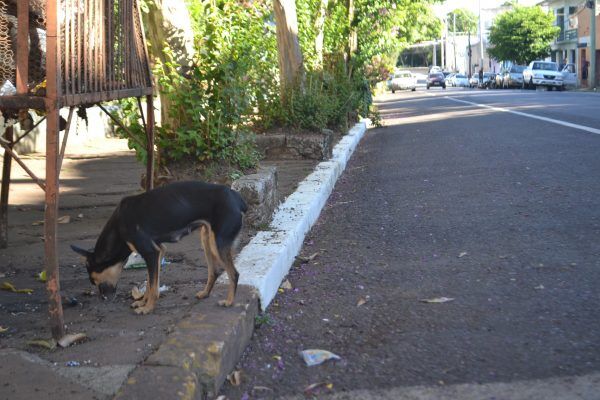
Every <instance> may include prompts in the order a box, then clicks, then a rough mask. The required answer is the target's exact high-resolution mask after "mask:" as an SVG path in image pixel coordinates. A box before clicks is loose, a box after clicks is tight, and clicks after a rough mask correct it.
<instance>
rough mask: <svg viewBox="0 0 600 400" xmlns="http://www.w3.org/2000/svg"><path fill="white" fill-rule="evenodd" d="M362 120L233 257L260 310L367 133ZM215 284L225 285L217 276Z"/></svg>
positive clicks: (290, 264)
mask: <svg viewBox="0 0 600 400" xmlns="http://www.w3.org/2000/svg"><path fill="white" fill-rule="evenodd" d="M368 123H369V120H363V121H361V122H359V123H357V124H356V125H354V127H352V129H350V130H349V131H348V133H347V134H346V135H344V137H342V139H341V140H340V141H339V142H338V144H337V145H336V146H335V147H334V148H333V156H332V158H331V159H330V160H327V161H323V162H321V163H320V164H318V165H317V167H316V168H315V170H314V172H312V173H311V174H310V175H309V176H307V177H306V179H304V180H303V181H302V182H300V184H299V185H298V188H297V190H296V191H295V192H294V193H292V194H291V195H290V196H288V198H287V199H286V200H285V202H284V203H283V204H281V205H280V206H279V207H278V209H277V211H275V214H274V215H273V221H272V222H271V224H270V226H269V228H270V230H268V231H261V232H259V233H258V234H257V235H256V236H255V237H254V238H253V239H252V240H251V241H250V243H248V244H247V245H246V246H245V247H244V248H243V249H242V251H241V252H240V254H239V255H238V256H237V258H236V261H235V265H236V268H237V270H238V272H239V273H240V280H239V283H240V284H242V285H250V286H252V287H254V288H256V290H257V292H258V295H259V299H260V307H261V308H262V310H265V309H266V308H267V307H268V305H269V303H270V302H271V300H273V298H274V297H275V295H276V294H277V289H278V288H279V285H280V284H281V282H282V281H283V278H284V277H285V276H286V275H287V273H288V271H289V270H290V268H291V266H292V264H293V262H294V259H295V257H296V255H297V254H298V252H299V251H300V249H301V248H302V243H303V241H304V237H305V236H306V234H307V233H308V231H309V230H310V228H311V227H312V226H313V224H314V223H315V222H316V220H317V218H319V215H320V213H321V210H322V209H323V207H324V205H325V202H326V201H327V199H328V198H329V195H330V194H331V191H332V190H333V187H334V186H335V183H336V181H337V179H338V178H339V177H340V175H341V174H342V172H343V171H344V169H345V168H346V164H347V162H348V160H349V159H350V156H351V155H352V153H353V152H354V150H355V149H356V146H357V145H358V143H359V142H360V140H361V139H362V137H363V136H364V134H365V132H366V130H367V124H368ZM219 282H221V283H225V282H227V277H225V276H221V278H219Z"/></svg>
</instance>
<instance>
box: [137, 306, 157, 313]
mask: <svg viewBox="0 0 600 400" xmlns="http://www.w3.org/2000/svg"><path fill="white" fill-rule="evenodd" d="M152 310H154V306H150V305H145V306H141V307H138V308H136V309H135V310H133V311H134V312H135V313H136V314H138V315H146V314H149V313H151V312H152Z"/></svg>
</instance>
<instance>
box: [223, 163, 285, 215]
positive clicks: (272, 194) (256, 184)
mask: <svg viewBox="0 0 600 400" xmlns="http://www.w3.org/2000/svg"><path fill="white" fill-rule="evenodd" d="M231 188H232V189H234V190H237V191H238V192H240V194H241V195H242V197H243V198H244V200H245V201H246V204H248V212H247V213H246V215H245V216H244V223H245V224H247V225H249V226H254V227H258V226H260V225H264V224H266V223H268V222H269V220H270V218H271V215H272V214H273V211H274V210H275V207H277V201H278V199H277V168H276V167H274V166H270V167H261V168H259V169H258V171H257V172H256V173H255V174H251V175H245V176H242V177H241V178H239V179H237V180H235V181H234V182H233V184H232V185H231Z"/></svg>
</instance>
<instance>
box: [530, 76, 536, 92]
mask: <svg viewBox="0 0 600 400" xmlns="http://www.w3.org/2000/svg"><path fill="white" fill-rule="evenodd" d="M529 88H530V89H534V90H535V89H537V86H535V85H534V84H533V78H529Z"/></svg>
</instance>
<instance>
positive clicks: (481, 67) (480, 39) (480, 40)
mask: <svg viewBox="0 0 600 400" xmlns="http://www.w3.org/2000/svg"><path fill="white" fill-rule="evenodd" d="M478 4H479V52H480V53H481V58H480V60H481V62H480V63H479V68H480V69H483V29H482V28H483V24H482V23H481V0H479V2H478Z"/></svg>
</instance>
